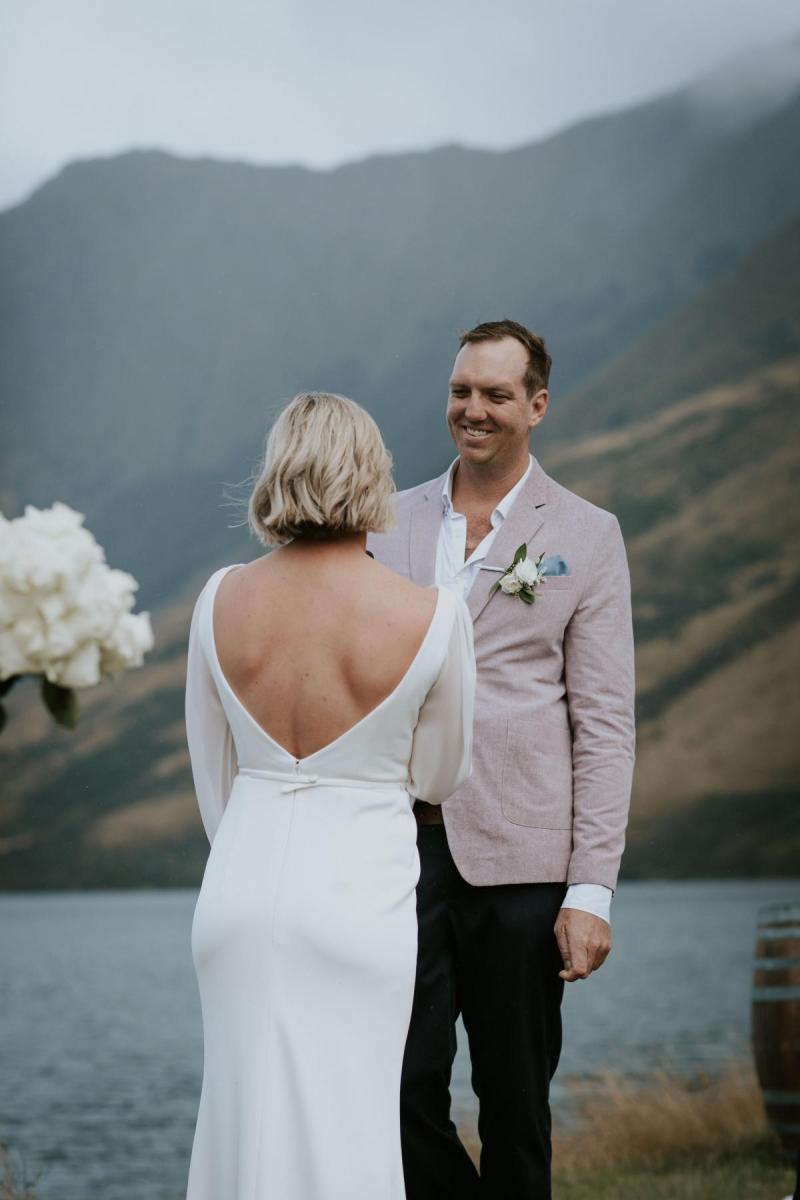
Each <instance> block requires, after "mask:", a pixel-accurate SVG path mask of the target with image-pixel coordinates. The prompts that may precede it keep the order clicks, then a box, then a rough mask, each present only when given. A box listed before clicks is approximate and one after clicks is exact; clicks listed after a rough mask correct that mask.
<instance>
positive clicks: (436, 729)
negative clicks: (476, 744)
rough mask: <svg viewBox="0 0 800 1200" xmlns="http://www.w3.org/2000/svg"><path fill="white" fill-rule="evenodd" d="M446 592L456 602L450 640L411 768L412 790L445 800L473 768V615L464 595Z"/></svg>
mask: <svg viewBox="0 0 800 1200" xmlns="http://www.w3.org/2000/svg"><path fill="white" fill-rule="evenodd" d="M445 595H446V597H449V598H450V599H451V601H452V603H453V604H454V605H455V614H454V618H453V625H452V629H451V631H450V640H449V642H448V647H447V653H446V655H445V657H444V661H443V663H442V667H441V670H440V672H439V674H438V676H437V678H436V681H435V683H434V684H433V687H432V688H431V689H430V691H429V692H428V695H427V696H426V697H425V700H424V702H423V705H422V708H421V709H420V713H419V720H418V722H417V726H416V729H415V730H414V742H413V746H412V750H411V759H410V762H409V768H408V778H409V783H408V790H409V792H410V793H411V795H412V796H414V797H415V798H416V799H417V800H425V801H426V802H427V803H428V804H442V803H443V801H445V800H446V799H447V798H448V796H450V795H451V794H452V793H453V792H454V791H455V790H456V788H458V787H460V786H461V784H462V783H464V781H465V780H466V779H467V778H468V776H469V773H470V771H471V769H472V722H473V713H474V706H475V650H474V648H473V641H472V617H471V616H470V614H469V610H468V609H467V606H466V604H465V603H464V601H463V600H462V599H461V598H460V597H458V596H456V595H455V594H454V593H453V592H447V593H446V594H445ZM443 598H444V597H443Z"/></svg>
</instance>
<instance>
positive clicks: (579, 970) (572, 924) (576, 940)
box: [555, 908, 611, 983]
mask: <svg viewBox="0 0 800 1200" xmlns="http://www.w3.org/2000/svg"><path fill="white" fill-rule="evenodd" d="M555 934H556V941H557V942H558V948H559V950H560V951H561V957H562V959H563V960H564V969H563V971H559V972H558V973H559V975H560V976H561V978H562V979H563V980H564V981H565V982H566V983H574V982H575V980H576V979H588V978H589V976H590V975H591V973H592V971H596V970H597V968H598V967H602V965H603V963H604V962H605V961H606V959H607V958H608V955H609V953H610V951H611V926H610V925H609V924H608V922H607V921H604V920H603V919H602V917H596V916H594V914H593V913H588V912H584V911H583V910H582V909H580V908H562V909H561V911H560V912H559V914H558V919H557V921H556V924H555Z"/></svg>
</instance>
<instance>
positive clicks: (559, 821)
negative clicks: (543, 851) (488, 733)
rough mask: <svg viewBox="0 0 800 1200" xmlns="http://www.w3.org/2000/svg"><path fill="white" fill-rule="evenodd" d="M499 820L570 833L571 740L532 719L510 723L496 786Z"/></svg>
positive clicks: (563, 731)
mask: <svg viewBox="0 0 800 1200" xmlns="http://www.w3.org/2000/svg"><path fill="white" fill-rule="evenodd" d="M500 806H501V808H502V810H503V815H504V816H505V817H506V818H507V819H508V820H509V821H512V822H513V823H514V824H515V825H527V826H530V827H531V828H535V829H572V735H571V734H570V731H569V729H565V728H562V727H561V726H559V725H555V724H552V725H549V724H542V725H539V726H538V727H537V725H536V721H535V718H528V719H527V720H524V721H523V720H520V719H518V718H512V719H510V720H509V721H508V722H507V725H506V748H505V755H504V757H503V777H502V783H501V785H500Z"/></svg>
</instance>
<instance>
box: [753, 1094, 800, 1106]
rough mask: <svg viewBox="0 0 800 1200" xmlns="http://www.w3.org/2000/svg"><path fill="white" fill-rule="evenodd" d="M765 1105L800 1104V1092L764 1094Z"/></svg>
mask: <svg viewBox="0 0 800 1200" xmlns="http://www.w3.org/2000/svg"><path fill="white" fill-rule="evenodd" d="M761 1094H762V1096H763V1097H764V1103H765V1104H775V1105H778V1106H781V1105H785V1104H788V1105H791V1104H800V1092H762V1093H761Z"/></svg>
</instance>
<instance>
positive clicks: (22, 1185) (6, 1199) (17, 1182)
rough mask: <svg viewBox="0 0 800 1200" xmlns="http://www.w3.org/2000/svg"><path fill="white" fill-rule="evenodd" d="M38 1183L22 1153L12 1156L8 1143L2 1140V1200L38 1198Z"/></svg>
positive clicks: (0, 1166) (0, 1198) (0, 1178)
mask: <svg viewBox="0 0 800 1200" xmlns="http://www.w3.org/2000/svg"><path fill="white" fill-rule="evenodd" d="M15 1159H16V1161H14V1160H15ZM36 1183H37V1180H36V1179H33V1180H31V1179H29V1178H28V1172H27V1168H26V1166H25V1163H24V1162H23V1161H21V1157H20V1155H19V1154H16V1155H14V1156H12V1153H11V1149H10V1147H9V1146H8V1144H7V1143H6V1142H0V1200H36V1191H35V1188H36Z"/></svg>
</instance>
